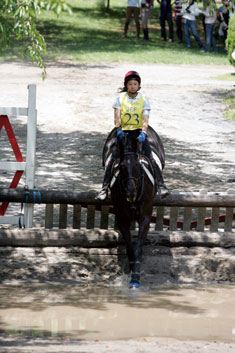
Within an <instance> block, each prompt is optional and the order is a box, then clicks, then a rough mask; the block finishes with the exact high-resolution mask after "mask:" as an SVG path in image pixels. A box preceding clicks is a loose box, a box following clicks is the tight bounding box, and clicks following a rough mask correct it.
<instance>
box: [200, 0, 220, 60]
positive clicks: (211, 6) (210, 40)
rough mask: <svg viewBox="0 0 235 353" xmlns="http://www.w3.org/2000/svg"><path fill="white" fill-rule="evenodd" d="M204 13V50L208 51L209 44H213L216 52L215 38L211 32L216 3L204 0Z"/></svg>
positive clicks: (214, 19)
mask: <svg viewBox="0 0 235 353" xmlns="http://www.w3.org/2000/svg"><path fill="white" fill-rule="evenodd" d="M203 14H204V15H205V32H206V46H205V52H209V51H210V47H211V44H212V46H213V49H214V52H215V53H217V52H218V49H217V47H216V40H215V37H214V34H213V31H214V26H215V22H216V18H217V16H216V3H215V1H214V0H207V1H206V10H204V11H203Z"/></svg>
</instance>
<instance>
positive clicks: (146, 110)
mask: <svg viewBox="0 0 235 353" xmlns="http://www.w3.org/2000/svg"><path fill="white" fill-rule="evenodd" d="M140 95H141V93H140V92H138V93H137V96H136V97H135V98H131V97H129V96H128V95H127V99H128V102H131V103H134V102H136V101H137V100H138V99H139V98H140ZM112 108H113V109H121V101H120V97H117V98H116V99H115V101H114V103H113V106H112ZM150 110H151V107H150V103H149V100H148V98H146V97H145V98H144V109H143V115H149V114H150Z"/></svg>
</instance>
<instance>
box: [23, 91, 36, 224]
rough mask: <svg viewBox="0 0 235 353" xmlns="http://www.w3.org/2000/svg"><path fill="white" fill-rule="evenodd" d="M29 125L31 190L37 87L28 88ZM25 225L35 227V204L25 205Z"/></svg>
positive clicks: (28, 160) (28, 174)
mask: <svg viewBox="0 0 235 353" xmlns="http://www.w3.org/2000/svg"><path fill="white" fill-rule="evenodd" d="M28 90H29V94H28V124H27V156H26V185H27V187H28V188H29V189H33V188H34V175H35V165H36V133H37V111H36V85H29V86H28ZM24 225H25V227H26V228H32V226H33V204H30V203H26V204H25V213H24Z"/></svg>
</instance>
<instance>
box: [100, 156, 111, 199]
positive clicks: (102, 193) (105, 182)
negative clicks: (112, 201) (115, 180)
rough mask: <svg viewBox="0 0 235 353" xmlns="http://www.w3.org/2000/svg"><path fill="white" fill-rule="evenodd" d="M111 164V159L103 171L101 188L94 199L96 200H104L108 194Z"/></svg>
mask: <svg viewBox="0 0 235 353" xmlns="http://www.w3.org/2000/svg"><path fill="white" fill-rule="evenodd" d="M112 166H113V161H112V160H111V161H110V162H109V164H108V166H107V168H106V170H105V173H104V180H103V186H102V189H101V190H100V192H99V194H98V195H97V196H96V199H98V200H105V199H106V197H107V196H108V188H109V183H110V177H111V170H112Z"/></svg>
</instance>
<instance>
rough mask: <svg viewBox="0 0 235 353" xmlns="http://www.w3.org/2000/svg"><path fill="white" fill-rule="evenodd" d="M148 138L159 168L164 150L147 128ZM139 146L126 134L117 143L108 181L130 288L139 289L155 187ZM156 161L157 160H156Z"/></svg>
mask: <svg viewBox="0 0 235 353" xmlns="http://www.w3.org/2000/svg"><path fill="white" fill-rule="evenodd" d="M116 133H117V129H115V128H114V129H113V130H112V131H111V133H110V134H109V136H108V138H107V140H106V143H105V145H104V149H103V165H105V163H106V162H107V161H108V160H109V158H110V155H111V153H112V151H113V148H114V146H115V143H117V142H116V141H117V140H116ZM147 134H148V139H149V143H150V147H151V149H152V153H153V156H154V157H155V161H156V162H158V165H160V166H161V168H162V169H163V168H164V165H165V152H164V147H163V144H162V142H161V139H160V137H159V136H158V134H157V133H156V132H155V131H154V129H152V128H151V127H150V126H149V127H148V131H147ZM141 145H142V144H141V143H139V142H138V141H137V139H131V138H130V135H128V134H125V137H124V138H123V139H122V140H120V141H119V142H118V148H119V152H120V160H119V161H115V163H114V168H113V173H112V174H113V177H112V178H111V183H110V190H111V199H112V203H113V206H114V213H115V215H116V221H117V227H118V229H119V231H120V233H121V234H122V236H123V239H124V241H125V244H126V252H127V257H128V261H129V269H130V273H131V279H130V283H129V287H130V288H139V287H140V270H141V262H142V249H143V244H144V240H145V238H146V237H147V233H148V230H149V225H150V221H151V217H152V209H153V201H154V196H155V193H156V192H157V188H158V186H157V185H155V182H154V178H153V171H152V167H151V163H150V161H149V160H148V159H147V157H146V156H144V155H143V153H142V148H141V147H142V146H141ZM156 159H157V160H156ZM135 221H137V223H138V225H139V230H138V237H137V241H136V243H135V244H134V243H133V241H132V236H131V231H130V228H131V225H132V223H133V222H135Z"/></svg>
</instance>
